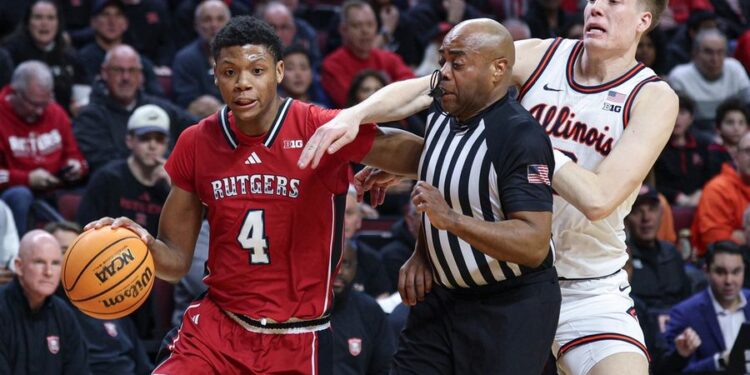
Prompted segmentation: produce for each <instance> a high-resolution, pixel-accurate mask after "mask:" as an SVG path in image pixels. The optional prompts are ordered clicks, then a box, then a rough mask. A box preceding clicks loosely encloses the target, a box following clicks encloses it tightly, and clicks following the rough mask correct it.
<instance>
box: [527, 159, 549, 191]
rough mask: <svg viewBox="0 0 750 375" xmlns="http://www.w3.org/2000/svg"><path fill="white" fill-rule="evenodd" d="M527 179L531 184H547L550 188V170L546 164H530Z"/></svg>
mask: <svg viewBox="0 0 750 375" xmlns="http://www.w3.org/2000/svg"><path fill="white" fill-rule="evenodd" d="M526 178H527V179H528V181H529V183H530V184H545V185H548V186H549V185H550V181H549V168H548V167H547V165H546V164H529V165H528V166H527V167H526Z"/></svg>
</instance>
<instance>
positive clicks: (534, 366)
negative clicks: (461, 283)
mask: <svg viewBox="0 0 750 375" xmlns="http://www.w3.org/2000/svg"><path fill="white" fill-rule="evenodd" d="M560 301H561V296H560V286H559V285H558V283H557V272H556V271H555V269H554V268H551V269H547V270H543V271H539V272H535V273H532V274H528V275H522V276H519V277H517V278H515V279H511V280H506V281H503V282H501V283H500V284H495V285H488V286H481V287H477V288H470V289H466V290H453V289H447V288H443V287H441V286H435V287H433V289H432V292H430V293H428V294H427V295H426V296H425V300H424V301H423V302H420V303H417V305H416V306H414V307H412V308H411V311H410V313H409V317H408V319H407V321H406V326H405V327H404V330H403V331H402V332H401V337H400V338H399V344H398V351H397V352H396V355H395V356H394V359H393V368H392V370H391V374H415V375H432V374H456V375H468V374H477V375H490V374H511V375H523V374H529V375H539V374H540V373H541V372H542V369H543V368H544V364H545V362H546V361H547V358H548V356H549V353H550V348H551V346H552V340H553V339H554V337H555V330H556V329H557V320H558V318H559V315H560Z"/></svg>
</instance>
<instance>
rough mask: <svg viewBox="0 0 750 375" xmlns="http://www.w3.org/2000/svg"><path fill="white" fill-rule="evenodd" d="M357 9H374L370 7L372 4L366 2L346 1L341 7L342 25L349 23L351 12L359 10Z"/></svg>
mask: <svg viewBox="0 0 750 375" xmlns="http://www.w3.org/2000/svg"><path fill="white" fill-rule="evenodd" d="M357 8H370V9H372V7H371V6H370V4H369V3H367V2H366V1H362V0H347V1H345V2H344V4H342V5H341V24H342V25H345V24H346V22H347V21H348V20H347V17H349V11H350V10H352V9H357Z"/></svg>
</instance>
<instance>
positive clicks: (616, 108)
mask: <svg viewBox="0 0 750 375" xmlns="http://www.w3.org/2000/svg"><path fill="white" fill-rule="evenodd" d="M602 109H603V110H605V111H610V112H615V113H620V112H621V111H622V106H621V105H614V104H609V103H606V102H605V103H604V106H602Z"/></svg>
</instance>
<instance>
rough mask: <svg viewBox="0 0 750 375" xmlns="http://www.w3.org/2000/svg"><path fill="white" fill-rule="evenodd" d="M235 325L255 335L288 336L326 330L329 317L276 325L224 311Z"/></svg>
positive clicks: (329, 323)
mask: <svg viewBox="0 0 750 375" xmlns="http://www.w3.org/2000/svg"><path fill="white" fill-rule="evenodd" d="M224 313H226V314H227V316H229V317H230V318H231V319H232V320H234V321H235V323H237V324H239V325H240V326H242V328H244V329H246V330H248V331H250V332H255V333H265V334H272V335H288V334H299V333H308V332H317V331H322V330H324V329H327V328H328V327H330V326H331V317H330V315H326V316H323V317H322V318H318V319H312V320H297V321H291V322H289V321H288V322H284V323H276V322H273V321H269V320H268V319H265V318H264V319H261V320H255V319H252V318H250V317H248V316H245V315H242V314H235V313H233V312H231V311H227V310H224Z"/></svg>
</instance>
